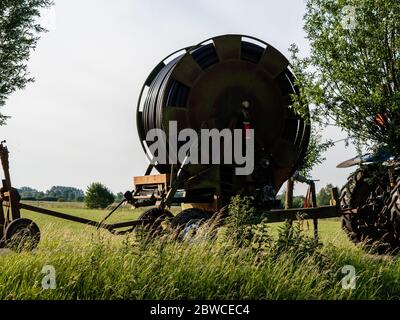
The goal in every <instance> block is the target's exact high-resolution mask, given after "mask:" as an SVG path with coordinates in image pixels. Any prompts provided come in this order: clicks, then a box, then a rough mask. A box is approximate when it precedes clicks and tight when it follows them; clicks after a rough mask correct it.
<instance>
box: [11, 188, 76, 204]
mask: <svg viewBox="0 0 400 320" xmlns="http://www.w3.org/2000/svg"><path fill="white" fill-rule="evenodd" d="M18 192H19V194H20V195H21V198H22V199H23V200H42V201H83V197H84V193H83V191H82V190H81V189H77V188H74V187H64V186H53V187H51V188H50V189H49V190H47V191H45V192H43V191H38V190H36V189H34V188H30V187H21V188H18Z"/></svg>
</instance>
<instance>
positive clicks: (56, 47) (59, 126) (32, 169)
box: [0, 0, 355, 194]
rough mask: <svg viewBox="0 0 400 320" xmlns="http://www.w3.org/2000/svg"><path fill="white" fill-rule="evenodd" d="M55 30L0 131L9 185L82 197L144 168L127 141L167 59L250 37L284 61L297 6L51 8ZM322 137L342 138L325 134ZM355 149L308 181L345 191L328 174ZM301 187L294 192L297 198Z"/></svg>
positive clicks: (127, 182) (295, 30) (75, 4)
mask: <svg viewBox="0 0 400 320" xmlns="http://www.w3.org/2000/svg"><path fill="white" fill-rule="evenodd" d="M55 4H56V5H55V7H54V9H53V14H54V16H55V20H54V23H52V24H51V25H49V27H50V29H51V30H50V32H49V33H47V34H45V35H44V36H43V37H42V39H41V40H40V42H39V44H38V47H37V49H36V51H35V52H34V53H33V54H32V57H31V60H30V61H29V70H30V72H31V75H32V76H34V77H35V78H36V82H35V83H33V84H30V85H28V87H27V88H26V89H25V90H23V91H19V92H16V93H14V94H13V95H12V96H11V97H10V99H9V101H8V103H7V105H6V107H5V108H4V109H3V112H4V113H6V114H8V115H10V116H11V117H12V118H11V119H10V120H9V121H8V125H7V126H4V127H1V128H0V130H1V137H2V139H6V140H7V142H8V146H9V149H10V151H11V159H10V161H11V174H12V178H13V183H14V185H15V186H17V187H20V186H26V185H27V186H32V187H34V188H37V189H40V190H45V189H47V188H49V187H51V186H52V185H67V186H76V187H79V188H83V189H85V188H86V186H87V185H88V184H90V183H91V182H93V181H100V182H102V183H104V184H106V185H107V186H109V187H110V188H111V190H113V191H114V192H118V191H124V190H128V189H131V188H132V177H133V176H134V175H142V174H143V173H144V171H145V168H146V166H147V162H146V157H145V155H144V154H143V152H142V149H141V147H140V144H139V139H138V136H137V133H136V127H135V124H136V121H135V109H136V103H137V99H138V96H139V91H140V88H141V86H142V84H143V82H144V80H145V79H146V77H147V75H148V73H149V72H150V71H151V70H152V68H153V67H154V66H155V65H156V64H157V63H158V62H159V61H160V60H162V59H163V58H164V57H165V56H166V55H168V54H169V53H171V52H173V51H175V50H177V49H180V48H182V47H185V46H188V45H193V44H196V43H198V42H201V41H202V40H204V39H207V38H210V37H212V36H216V35H220V34H226V33H241V34H247V35H251V36H254V37H258V38H260V39H262V40H264V41H266V42H268V43H270V44H272V45H273V46H275V47H276V48H278V49H279V50H280V51H281V52H282V53H284V54H285V55H288V51H287V48H288V47H289V46H290V44H291V43H297V44H298V45H299V47H300V50H301V52H302V53H303V54H305V53H307V52H308V50H309V47H308V44H307V41H306V40H305V38H304V37H305V34H304V32H303V30H302V17H303V15H304V12H305V3H304V1H303V0H280V1H272V0H260V1H258V0H257V1H255V0H252V1H236V0H222V1H210V0H199V1H183V0H170V1H161V0H152V1H132V0H131V1H127V0H116V1H111V0H108V1H105V0H80V1H78V0H56V1H55ZM324 135H325V136H330V137H333V139H340V138H342V137H345V134H344V133H342V132H340V130H338V129H336V128H329V130H328V131H327V132H325V133H324ZM354 153H355V151H354V148H353V147H350V148H347V149H346V148H345V147H344V144H343V143H341V144H338V145H337V146H336V147H335V148H333V149H332V150H330V151H329V152H328V153H327V154H326V157H327V161H326V162H325V163H324V164H323V165H321V166H319V167H317V168H315V170H314V171H313V176H314V178H315V179H319V180H321V181H320V182H319V183H318V184H317V188H319V187H321V186H323V185H325V184H326V183H329V182H331V183H333V184H335V185H342V184H344V182H345V180H346V177H347V175H348V174H349V172H350V171H351V169H345V170H344V169H336V168H335V166H336V164H337V163H338V162H341V161H342V160H344V159H347V158H350V157H352V156H353V154H354ZM304 192H305V191H304V187H300V188H297V190H296V193H297V194H301V193H304Z"/></svg>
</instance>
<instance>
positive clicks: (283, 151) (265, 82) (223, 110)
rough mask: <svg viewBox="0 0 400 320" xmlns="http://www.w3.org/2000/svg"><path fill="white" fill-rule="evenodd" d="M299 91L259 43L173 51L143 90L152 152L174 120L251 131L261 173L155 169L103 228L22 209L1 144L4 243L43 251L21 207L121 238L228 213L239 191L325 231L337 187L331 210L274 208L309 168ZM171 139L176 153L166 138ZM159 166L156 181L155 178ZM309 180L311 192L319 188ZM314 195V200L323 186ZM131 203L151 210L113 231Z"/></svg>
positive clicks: (176, 166)
mask: <svg viewBox="0 0 400 320" xmlns="http://www.w3.org/2000/svg"><path fill="white" fill-rule="evenodd" d="M293 94H299V92H298V90H297V88H296V85H295V77H294V75H293V74H292V72H291V71H290V68H289V62H288V60H287V59H286V58H285V56H284V55H282V54H281V53H280V52H279V51H278V50H277V49H275V48H274V47H273V46H271V45H269V44H268V43H266V42H264V41H261V40H259V39H256V38H254V37H250V36H244V35H223V36H218V37H214V38H211V39H208V40H205V41H203V42H201V43H200V44H198V45H195V46H191V47H187V48H184V49H181V50H178V51H176V52H174V53H173V54H171V55H169V56H168V57H166V58H165V59H164V60H163V61H161V62H160V63H159V64H158V65H157V66H156V67H155V68H154V69H153V71H152V72H151V73H150V75H149V76H148V78H147V79H146V81H145V84H144V85H143V87H142V90H141V93H140V97H139V102H138V106H137V113H136V121H137V130H138V135H139V138H140V142H141V144H142V147H143V150H144V152H145V153H146V154H148V150H149V145H150V144H151V143H153V141H147V140H146V136H147V133H148V132H149V131H150V130H151V129H161V130H163V131H164V132H165V133H166V137H168V133H169V132H168V130H169V123H171V122H174V123H176V125H177V130H178V131H180V130H182V129H185V128H190V129H193V130H195V131H196V132H200V130H201V129H204V128H206V129H218V130H219V131H221V130H223V129H229V130H234V129H245V128H248V127H251V128H252V129H254V170H253V173H252V174H250V175H243V176H241V175H236V174H235V169H236V168H237V165H236V164H235V163H233V164H191V163H168V162H167V163H152V164H150V165H149V167H148V168H147V170H146V172H145V174H144V175H143V176H137V177H134V179H133V180H134V185H135V187H134V191H127V192H126V193H125V198H124V200H123V201H122V202H121V203H120V204H118V206H116V207H115V208H114V209H113V210H112V211H111V212H110V213H109V214H107V215H106V217H105V218H103V219H102V220H101V221H93V220H89V219H85V218H80V217H76V216H73V215H70V214H66V213H61V212H56V211H53V210H48V209H44V208H40V207H36V206H32V205H29V204H26V203H23V202H21V201H20V196H19V194H18V191H17V190H16V189H14V188H13V187H12V185H11V178H10V174H9V168H8V150H7V147H6V146H5V145H4V144H3V143H2V144H1V147H0V156H1V160H2V166H3V171H4V177H5V179H4V180H3V188H2V189H1V198H0V201H1V204H2V206H1V207H2V210H3V212H2V213H0V233H1V234H0V236H1V237H2V241H1V244H2V245H3V246H4V245H7V243H17V244H19V243H22V242H24V241H23V239H25V238H29V239H34V241H31V242H33V247H35V246H36V245H37V243H38V242H39V238H40V232H39V228H38V227H37V225H36V224H35V223H34V222H33V221H30V220H29V219H26V218H21V209H25V210H30V211H34V212H38V213H41V214H45V215H50V216H54V217H58V218H61V219H66V220H71V221H75V222H78V223H83V224H89V225H92V226H97V227H98V228H104V229H107V230H109V231H111V232H113V233H115V234H121V233H126V232H131V231H132V230H133V229H135V228H136V227H137V226H139V225H152V226H155V227H159V226H160V224H161V222H162V220H163V219H165V218H170V219H172V221H171V225H172V226H175V227H179V226H180V227H182V226H185V225H187V224H188V223H189V222H190V223H195V222H198V221H200V220H201V221H204V220H207V219H209V218H211V217H213V216H215V214H216V213H217V212H221V209H223V208H225V207H226V205H227V204H228V203H229V200H230V198H231V197H232V196H234V195H237V194H242V195H248V196H251V197H252V198H253V199H254V203H255V206H256V207H257V210H258V211H259V212H260V214H261V213H264V214H265V213H266V214H268V217H269V221H270V222H276V221H285V220H286V219H296V217H297V216H298V214H299V213H301V214H302V216H303V218H305V219H314V221H315V224H314V226H315V227H317V224H316V219H317V218H325V217H333V216H339V215H341V212H340V209H339V208H338V205H337V204H338V201H337V190H334V192H333V198H334V200H335V201H336V202H335V203H336V204H335V205H333V206H326V207H320V208H317V207H316V203H315V201H314V202H313V204H312V208H303V209H288V210H275V209H274V206H275V205H276V201H275V196H276V194H277V192H278V191H279V189H280V187H281V186H282V184H283V183H284V182H285V181H287V180H288V179H289V178H291V177H292V176H293V175H294V174H295V172H296V170H297V169H298V168H299V167H300V166H301V164H302V163H303V161H304V158H305V156H306V152H307V147H308V143H309V139H310V123H309V122H308V121H307V120H306V119H304V118H302V117H301V116H299V115H298V114H296V113H295V112H294V111H293V110H292V109H291V108H290V106H291V104H292V97H291V96H292V95H293ZM246 126H247V127H246ZM164 142H165V145H166V146H168V144H169V141H168V139H167V141H164ZM221 146H222V141H221ZM221 149H222V147H221ZM166 152H167V151H166ZM149 156H150V157H152V156H154V155H151V154H150V155H149ZM170 156H171V155H167V159H170ZM175 156H176V155H175ZM153 169H156V170H157V171H158V174H153V175H152V174H151V172H152V170H153ZM303 182H306V183H309V184H310V185H311V186H313V181H309V180H304V181H303ZM313 193H314V196H315V186H314V188H313ZM314 198H315V197H314ZM123 203H130V204H131V205H133V206H135V207H146V206H153V208H151V209H149V210H147V211H146V212H144V213H143V214H142V215H141V216H140V217H139V219H137V220H132V221H128V222H121V223H114V224H107V223H106V222H105V221H106V219H108V217H109V216H111V214H113V213H114V212H115V211H116V209H117V208H118V207H119V206H120V205H122V204H123ZM172 204H181V205H182V207H186V209H184V210H183V211H181V212H180V213H178V214H177V215H176V216H173V215H172V214H171V213H170V212H169V211H168V210H167V208H168V207H169V206H171V205H172ZM154 206H155V207H154ZM13 239H14V240H13Z"/></svg>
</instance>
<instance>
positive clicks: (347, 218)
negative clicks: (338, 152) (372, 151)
mask: <svg viewBox="0 0 400 320" xmlns="http://www.w3.org/2000/svg"><path fill="white" fill-rule="evenodd" d="M372 175H373V170H371V168H368V167H360V168H359V169H357V170H356V171H355V172H354V173H352V174H351V175H350V176H349V177H348V178H347V183H346V184H345V185H344V186H343V188H342V190H341V192H340V197H339V199H340V207H341V209H342V210H344V209H350V208H352V209H358V208H360V207H362V206H363V205H365V204H366V201H367V199H368V197H369V195H370V193H371V192H373V191H375V187H374V186H373V185H370V184H369V183H368V182H367V181H366V180H367V179H368V178H371V177H372ZM380 213H381V211H379V212H371V215H372V216H373V217H375V216H376V219H378V218H379V215H380ZM365 224H366V220H365V218H363V217H362V216H361V215H359V214H352V215H351V214H349V215H344V216H342V229H343V230H344V231H345V232H346V233H347V236H348V237H349V239H350V240H351V241H352V242H353V243H355V244H358V243H363V244H364V248H365V249H366V250H368V251H372V252H373V253H378V254H384V253H393V252H394V250H396V248H397V244H396V242H395V241H393V232H391V233H390V231H389V230H386V231H384V230H382V229H378V228H377V227H376V226H371V225H369V226H365Z"/></svg>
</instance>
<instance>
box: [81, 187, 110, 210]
mask: <svg viewBox="0 0 400 320" xmlns="http://www.w3.org/2000/svg"><path fill="white" fill-rule="evenodd" d="M84 202H85V205H86V207H88V208H90V209H97V208H101V209H104V208H106V207H107V206H109V205H110V204H112V203H113V202H114V195H113V194H112V192H111V191H110V190H109V189H108V188H107V187H106V186H104V185H103V184H101V183H100V182H94V183H92V184H91V185H90V186H89V187H88V188H87V190H86V194H85V199H84Z"/></svg>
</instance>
